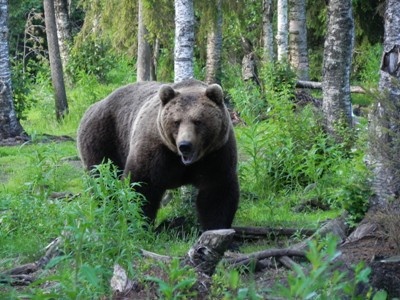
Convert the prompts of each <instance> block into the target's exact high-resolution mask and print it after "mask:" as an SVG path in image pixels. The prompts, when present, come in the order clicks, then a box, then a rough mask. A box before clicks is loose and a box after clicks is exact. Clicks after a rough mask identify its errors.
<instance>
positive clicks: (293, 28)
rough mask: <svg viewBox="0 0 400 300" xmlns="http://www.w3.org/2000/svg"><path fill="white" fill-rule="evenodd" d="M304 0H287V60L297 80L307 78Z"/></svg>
mask: <svg viewBox="0 0 400 300" xmlns="http://www.w3.org/2000/svg"><path fill="white" fill-rule="evenodd" d="M307 52H308V51H307V27H306V0H289V61H290V64H291V66H292V67H293V68H294V70H296V73H297V77H298V79H299V80H308V78H309V77H308V53H307Z"/></svg>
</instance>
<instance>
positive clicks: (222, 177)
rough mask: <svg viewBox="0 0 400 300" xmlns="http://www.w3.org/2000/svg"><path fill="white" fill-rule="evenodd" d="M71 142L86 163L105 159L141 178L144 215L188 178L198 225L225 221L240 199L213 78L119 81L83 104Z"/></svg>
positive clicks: (151, 214) (229, 135)
mask: <svg viewBox="0 0 400 300" xmlns="http://www.w3.org/2000/svg"><path fill="white" fill-rule="evenodd" d="M78 148H79V152H80V155H81V159H82V161H83V163H84V165H85V167H86V168H87V169H90V168H92V167H93V166H94V165H97V164H100V163H101V162H102V161H103V160H104V159H111V160H112V161H113V162H114V163H115V164H116V165H117V166H118V167H119V168H120V169H121V170H123V172H124V176H127V175H128V174H129V175H130V176H131V180H132V182H140V183H141V187H140V188H138V191H139V192H140V193H142V194H143V195H144V196H145V197H146V199H147V202H146V204H145V205H144V207H143V210H144V213H145V215H146V216H147V217H148V218H149V219H150V220H154V218H155V216H156V213H157V210H158V208H159V205H160V201H161V198H162V195H163V194H164V192H165V191H166V190H167V189H172V188H177V187H180V186H182V185H187V184H193V185H194V186H196V187H197V188H198V189H199V193H198V198H197V201H196V205H197V210H198V215H199V219H200V223H201V225H202V227H203V229H219V228H229V227H230V226H231V224H232V220H233V218H234V215H235V212H236V209H237V204H238V199H239V187H238V179H237V174H236V165H237V153H236V141H235V137H234V133H233V129H232V124H231V121H230V117H229V113H228V111H227V109H226V107H225V105H224V103H223V93H222V90H221V88H220V87H219V86H218V85H210V86H207V85H205V84H204V83H202V82H200V81H196V80H188V81H183V82H181V83H178V84H172V85H162V84H160V83H157V82H141V83H136V84H131V85H127V86H125V87H122V88H120V89H118V90H116V91H115V92H113V93H112V94H111V95H109V96H108V97H107V98H105V99H104V100H102V101H100V102H98V103H95V104H94V105H92V106H91V107H90V108H89V109H88V110H87V112H86V113H85V115H84V116H83V118H82V121H81V124H80V126H79V129H78Z"/></svg>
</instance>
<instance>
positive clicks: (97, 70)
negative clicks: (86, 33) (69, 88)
mask: <svg viewBox="0 0 400 300" xmlns="http://www.w3.org/2000/svg"><path fill="white" fill-rule="evenodd" d="M110 49H111V46H110V45H109V44H108V43H107V42H105V41H103V40H101V39H94V38H87V39H81V42H80V43H77V44H76V45H75V46H74V47H73V48H72V49H71V53H70V57H69V59H68V65H67V66H66V72H67V74H68V76H69V78H70V79H72V82H75V78H76V77H75V76H76V74H79V73H80V72H81V71H83V72H85V73H86V74H93V75H95V76H96V78H97V79H98V80H99V81H105V79H106V75H107V73H108V72H109V71H110V70H111V69H112V67H113V65H114V62H115V60H116V59H117V58H116V57H115V56H114V55H112V54H111V52H110Z"/></svg>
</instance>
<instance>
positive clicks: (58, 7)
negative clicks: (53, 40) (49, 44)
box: [54, 0, 71, 67]
mask: <svg viewBox="0 0 400 300" xmlns="http://www.w3.org/2000/svg"><path fill="white" fill-rule="evenodd" d="M68 7H69V6H68V0H55V1H54V9H55V14H56V23H57V26H56V28H57V38H58V46H59V48H60V57H61V61H62V64H63V66H64V67H65V66H66V65H67V62H68V56H69V48H68V44H69V43H70V42H71V22H70V19H69V9H68Z"/></svg>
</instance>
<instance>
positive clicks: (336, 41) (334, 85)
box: [322, 0, 354, 138]
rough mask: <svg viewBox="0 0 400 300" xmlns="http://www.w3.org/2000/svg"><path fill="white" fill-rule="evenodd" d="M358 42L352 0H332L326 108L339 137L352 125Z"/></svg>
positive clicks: (330, 126)
mask: <svg viewBox="0 0 400 300" xmlns="http://www.w3.org/2000/svg"><path fill="white" fill-rule="evenodd" d="M353 40H354V21H353V15H352V3H351V0H330V1H329V5H328V30H327V36H326V39H325V46H324V63H323V81H322V94H323V104H322V109H323V113H324V117H325V120H326V128H327V131H328V132H329V133H330V134H332V135H333V136H335V137H336V138H339V133H338V129H340V127H343V126H344V127H351V126H352V113H351V98H350V69H351V61H352V50H353Z"/></svg>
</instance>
